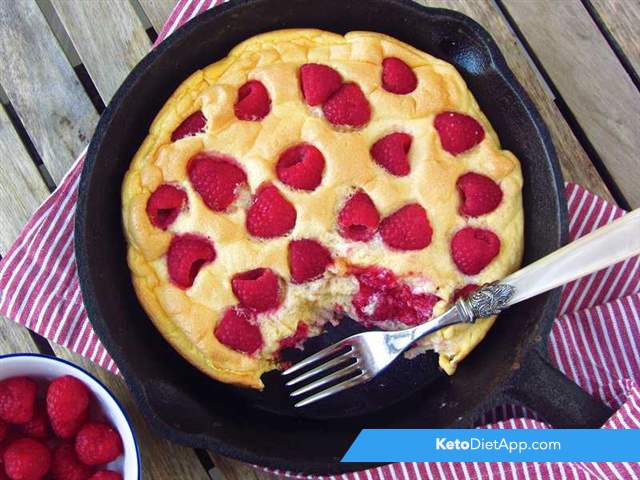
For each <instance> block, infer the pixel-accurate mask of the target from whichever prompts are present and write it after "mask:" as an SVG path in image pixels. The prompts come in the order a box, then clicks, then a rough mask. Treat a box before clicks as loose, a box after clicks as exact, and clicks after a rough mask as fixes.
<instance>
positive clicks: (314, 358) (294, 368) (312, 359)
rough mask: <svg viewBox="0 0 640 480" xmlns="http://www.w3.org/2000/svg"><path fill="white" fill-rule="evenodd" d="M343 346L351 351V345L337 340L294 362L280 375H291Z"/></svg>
mask: <svg viewBox="0 0 640 480" xmlns="http://www.w3.org/2000/svg"><path fill="white" fill-rule="evenodd" d="M347 340H348V339H347ZM345 347H349V350H348V352H351V351H352V350H353V346H352V345H345V344H344V340H343V341H341V342H338V343H336V344H334V345H331V346H329V347H327V348H325V349H323V350H320V351H319V352H317V353H314V354H313V355H311V356H310V357H307V358H305V359H304V360H301V361H299V362H298V363H296V364H295V365H293V366H292V367H289V368H288V369H286V370H285V371H284V372H282V375H291V374H292V373H294V372H297V371H298V370H300V369H301V368H304V367H306V366H307V365H310V364H312V363H313V362H317V361H318V360H321V359H323V358H325V357H327V356H329V355H331V354H332V353H335V352H338V351H340V350H342V349H343V348H345Z"/></svg>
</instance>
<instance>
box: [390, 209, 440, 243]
mask: <svg viewBox="0 0 640 480" xmlns="http://www.w3.org/2000/svg"><path fill="white" fill-rule="evenodd" d="M432 233H433V231H432V230H431V225H430V224H429V219H428V218H427V212H426V210H425V209H424V208H422V206H420V205H419V204H417V203H411V204H409V205H405V206H404V207H402V208H400V209H399V210H396V211H395V212H393V213H392V214H391V215H389V216H388V217H387V218H385V219H384V220H383V221H382V223H380V236H381V237H382V241H383V242H384V243H385V244H386V245H387V246H388V247H391V248H395V249H396V250H421V249H423V248H426V247H427V246H428V245H429V244H430V243H431V235H432Z"/></svg>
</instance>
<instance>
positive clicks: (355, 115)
mask: <svg viewBox="0 0 640 480" xmlns="http://www.w3.org/2000/svg"><path fill="white" fill-rule="evenodd" d="M322 111H323V112H324V116H325V118H326V119H327V120H328V121H329V122H330V123H332V124H333V125H346V126H349V127H361V126H363V125H364V124H365V123H367V122H368V121H369V119H370V118H371V107H370V106H369V102H368V101H367V99H366V98H365V96H364V93H362V90H360V87H359V86H358V85H356V84H355V83H344V84H342V86H341V87H340V88H339V89H338V90H337V91H336V92H335V93H334V94H333V95H331V97H329V99H328V100H327V101H326V102H325V103H324V105H323V106H322Z"/></svg>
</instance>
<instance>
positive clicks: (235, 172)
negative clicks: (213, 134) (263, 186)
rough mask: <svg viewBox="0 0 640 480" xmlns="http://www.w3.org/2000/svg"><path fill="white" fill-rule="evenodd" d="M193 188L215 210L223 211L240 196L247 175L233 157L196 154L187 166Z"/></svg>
mask: <svg viewBox="0 0 640 480" xmlns="http://www.w3.org/2000/svg"><path fill="white" fill-rule="evenodd" d="M187 173H188V174H189V180H191V184H192V185H193V188H194V190H195V191H196V192H198V194H199V195H200V196H201V197H202V201H203V202H204V203H205V204H206V205H207V207H209V208H210V209H211V210H213V211H215V212H223V211H224V210H226V209H227V207H228V206H229V205H231V204H232V203H233V201H234V200H235V199H236V198H237V196H238V191H239V190H240V186H241V185H243V184H245V183H246V182H247V176H246V175H245V173H244V172H243V171H242V169H241V168H240V167H238V166H237V165H236V164H235V163H234V162H233V160H232V159H231V158H229V157H225V156H223V155H216V154H213V153H199V154H197V155H195V156H194V157H193V158H192V159H191V160H190V161H189V165H188V166H187Z"/></svg>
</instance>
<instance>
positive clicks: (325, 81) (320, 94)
mask: <svg viewBox="0 0 640 480" xmlns="http://www.w3.org/2000/svg"><path fill="white" fill-rule="evenodd" d="M300 84H301V86H302V95H303V96H304V99H305V101H306V102H307V104H308V105H310V106H312V107H313V106H315V105H320V104H322V103H324V102H326V101H327V99H328V98H329V97H330V96H331V95H332V94H333V93H334V92H335V91H336V90H338V89H339V88H340V85H341V84H342V79H341V78H340V74H339V73H338V72H336V71H335V70H334V69H333V68H331V67H328V66H326V65H320V64H318V63H307V64H305V65H302V66H301V67H300Z"/></svg>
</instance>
